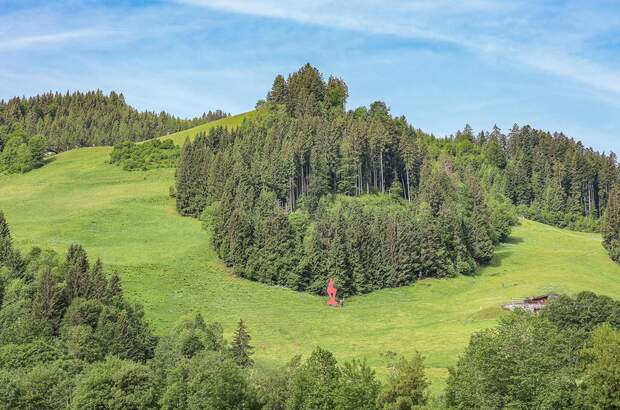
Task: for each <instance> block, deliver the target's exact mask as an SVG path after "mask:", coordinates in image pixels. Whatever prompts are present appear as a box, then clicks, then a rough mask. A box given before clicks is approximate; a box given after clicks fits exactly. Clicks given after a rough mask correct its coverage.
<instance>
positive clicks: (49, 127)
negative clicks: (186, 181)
mask: <svg viewBox="0 0 620 410" xmlns="http://www.w3.org/2000/svg"><path fill="white" fill-rule="evenodd" d="M210 114H211V115H209V114H204V115H203V117H201V118H195V119H192V120H182V119H179V118H176V117H174V116H172V115H170V114H167V113H165V112H161V113H159V114H157V113H154V112H149V111H144V112H138V111H137V110H136V109H134V108H132V107H131V106H129V105H127V103H125V98H124V97H123V95H122V94H117V93H115V92H111V93H110V94H109V95H105V94H104V93H103V92H101V91H99V90H97V91H90V92H86V93H82V92H74V93H72V94H69V93H67V94H60V93H46V94H41V95H37V96H35V97H30V98H19V97H16V98H12V99H10V100H9V101H7V102H5V101H0V130H1V129H2V128H4V129H6V130H7V131H8V133H9V134H10V133H12V132H13V131H15V130H23V131H24V132H25V133H26V135H44V136H45V139H46V141H45V144H42V143H41V141H36V142H32V141H29V142H28V146H29V147H28V148H29V150H30V152H31V154H32V159H33V160H34V161H35V162H36V161H38V160H39V155H38V154H39V153H41V154H42V153H43V152H45V151H44V150H45V149H50V150H53V151H55V152H57V151H64V150H68V149H71V148H74V147H86V146H94V145H114V144H117V143H119V142H121V141H142V140H146V139H150V138H154V137H158V136H161V135H165V134H168V133H171V132H176V131H179V130H182V129H185V128H190V127H193V126H196V125H199V124H201V123H204V122H207V121H210V120H213V119H217V118H221V117H222V116H223V115H225V113H223V112H221V111H216V112H215V113H212V112H210ZM33 138H34V137H33ZM0 140H4V141H5V142H4V146H5V148H4V150H6V149H9V147H7V145H11V143H10V142H6V138H3V136H2V135H0ZM31 140H32V138H31ZM2 145H3V144H0V151H2V150H3V149H2ZM10 149H11V150H12V148H10ZM15 152H16V153H17V154H18V155H19V156H20V157H23V158H25V157H26V156H27V153H26V150H25V149H23V148H21V149H18V150H17V151H15ZM0 157H2V155H0ZM23 158H21V159H23ZM21 159H20V162H22V161H21ZM18 172H23V171H18Z"/></svg>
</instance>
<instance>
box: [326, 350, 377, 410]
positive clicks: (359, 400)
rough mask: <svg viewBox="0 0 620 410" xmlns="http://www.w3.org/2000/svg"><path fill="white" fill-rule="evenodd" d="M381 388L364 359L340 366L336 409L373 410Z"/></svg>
mask: <svg viewBox="0 0 620 410" xmlns="http://www.w3.org/2000/svg"><path fill="white" fill-rule="evenodd" d="M380 389H381V383H380V382H379V381H378V380H377V378H376V375H375V371H374V370H372V369H371V368H370V367H369V366H368V365H367V364H366V362H365V361H359V360H353V361H352V362H347V363H345V364H344V365H343V366H342V368H341V374H340V386H339V388H338V393H337V397H336V407H335V408H336V409H338V410H374V409H376V408H377V407H376V401H377V397H378V395H379V390H380Z"/></svg>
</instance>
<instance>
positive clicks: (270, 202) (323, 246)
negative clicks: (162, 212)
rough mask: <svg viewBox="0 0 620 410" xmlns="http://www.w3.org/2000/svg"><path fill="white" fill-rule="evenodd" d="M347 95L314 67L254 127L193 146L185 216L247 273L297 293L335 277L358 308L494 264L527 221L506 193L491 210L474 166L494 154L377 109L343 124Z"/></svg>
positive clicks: (465, 138) (187, 149) (185, 164)
mask: <svg viewBox="0 0 620 410" xmlns="http://www.w3.org/2000/svg"><path fill="white" fill-rule="evenodd" d="M347 94H348V91H347V88H346V84H344V82H343V81H342V80H340V79H337V78H334V77H330V79H329V80H328V82H327V83H325V82H324V81H323V78H322V75H321V74H320V73H319V72H318V70H316V68H314V67H312V66H309V65H305V66H303V67H302V68H301V69H300V70H299V71H297V72H295V73H293V74H291V75H290V76H289V78H288V80H284V77H282V76H279V77H277V78H276V80H275V81H274V85H273V87H272V90H271V91H270V93H269V96H268V106H269V107H268V109H266V110H264V115H261V117H260V118H258V119H257V120H256V121H246V122H244V123H243V124H242V125H241V126H240V127H239V128H237V129H233V130H227V129H224V128H216V129H213V130H212V131H211V132H210V134H209V135H208V136H204V135H201V136H199V137H198V138H196V140H195V141H193V142H190V141H189V140H188V141H186V144H185V146H184V147H183V153H182V156H181V162H180V164H179V167H178V169H177V181H176V189H175V196H176V199H177V209H178V211H179V213H181V214H182V215H190V216H199V215H203V220H204V222H205V226H207V227H208V228H209V229H211V230H212V231H213V244H214V246H215V248H216V250H217V252H218V254H219V256H220V257H221V258H222V259H223V260H224V262H226V263H227V264H228V265H230V266H232V267H233V268H234V271H235V273H236V274H238V275H240V276H243V277H246V278H248V279H251V280H256V281H260V282H264V283H269V284H275V285H282V286H287V287H290V288H292V289H296V290H303V291H310V292H323V291H324V288H325V284H326V283H327V280H328V278H333V279H334V281H335V283H336V287H337V288H338V289H339V294H340V295H342V296H348V295H353V294H357V293H364V292H370V291H372V290H375V289H381V288H385V287H394V286H402V285H406V284H410V283H412V282H414V281H415V280H418V279H421V278H425V277H449V276H453V275H455V274H459V273H461V274H471V273H473V272H475V270H476V268H477V266H478V265H479V264H483V263H487V262H488V261H489V260H490V259H491V256H492V255H493V250H494V245H495V244H496V243H499V242H500V241H502V240H505V239H507V237H508V235H509V233H510V228H511V226H512V225H513V224H514V223H516V218H515V217H514V216H513V215H512V214H511V213H510V209H505V208H506V207H509V206H510V205H505V206H504V207H503V208H502V207H500V206H499V205H498V206H495V203H497V204H500V203H501V204H507V203H508V202H507V201H508V200H507V199H506V198H504V197H503V196H502V194H501V193H495V197H497V200H496V201H495V202H494V204H493V205H494V206H490V205H489V204H487V199H486V195H485V190H484V189H483V187H482V182H481V181H480V179H481V177H482V176H483V173H482V171H480V172H477V170H475V169H470V168H469V167H468V165H467V163H468V161H465V160H466V159H467V160H469V157H466V156H468V155H472V153H473V154H475V155H477V156H478V157H480V156H481V155H482V154H481V152H482V149H483V147H478V146H476V145H475V141H474V137H473V134H472V131H471V129H469V130H467V132H463V133H461V134H459V138H456V139H454V140H437V139H435V138H433V137H431V136H428V135H425V134H424V133H422V132H421V131H419V130H415V129H413V128H412V127H411V126H409V125H408V124H407V122H406V121H405V119H404V118H393V117H391V115H390V113H389V108H388V107H387V106H386V104H385V103H382V102H379V101H377V102H374V103H373V104H371V106H370V107H369V108H368V109H366V108H361V109H358V110H356V111H354V112H348V113H347V112H345V111H344V109H343V108H344V104H345V102H346V97H347ZM496 140H499V137H496ZM431 148H434V149H436V150H439V151H441V152H437V153H431V152H430V151H432V150H431ZM453 149H460V150H463V152H464V154H463V158H461V157H459V156H455V155H454V154H453V153H452V151H453ZM476 151H477V152H476ZM490 167H492V168H493V169H494V170H496V171H497V169H498V168H497V167H496V166H495V165H490ZM497 172H499V171H497ZM485 182H486V181H485ZM491 185H492V188H493V189H496V188H497V186H496V185H497V184H491ZM488 188H489V189H490V188H491V187H488ZM373 194H377V195H376V196H375V195H373ZM348 197H356V198H355V199H350V198H348ZM300 222H301V223H300Z"/></svg>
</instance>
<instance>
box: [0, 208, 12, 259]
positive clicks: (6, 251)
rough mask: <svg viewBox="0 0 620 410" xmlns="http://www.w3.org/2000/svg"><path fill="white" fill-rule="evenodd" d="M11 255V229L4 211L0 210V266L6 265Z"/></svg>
mask: <svg viewBox="0 0 620 410" xmlns="http://www.w3.org/2000/svg"><path fill="white" fill-rule="evenodd" d="M12 257H13V239H12V238H11V229H10V228H9V224H8V223H7V221H6V219H5V217H4V212H2V211H0V266H2V265H4V266H8V264H9V262H10V261H11V258H12Z"/></svg>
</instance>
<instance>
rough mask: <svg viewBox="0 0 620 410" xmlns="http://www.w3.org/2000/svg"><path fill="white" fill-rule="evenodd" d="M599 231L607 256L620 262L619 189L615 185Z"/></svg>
mask: <svg viewBox="0 0 620 410" xmlns="http://www.w3.org/2000/svg"><path fill="white" fill-rule="evenodd" d="M601 231H602V233H603V246H604V247H605V249H607V251H608V252H609V256H610V257H611V259H613V260H614V261H616V262H620V188H619V187H618V185H615V186H614V187H613V188H612V189H611V192H610V194H609V199H608V201H607V209H606V210H605V216H604V218H603V225H602V229H601Z"/></svg>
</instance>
